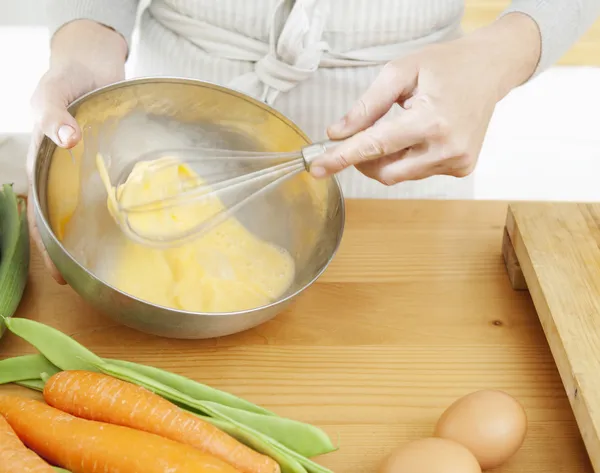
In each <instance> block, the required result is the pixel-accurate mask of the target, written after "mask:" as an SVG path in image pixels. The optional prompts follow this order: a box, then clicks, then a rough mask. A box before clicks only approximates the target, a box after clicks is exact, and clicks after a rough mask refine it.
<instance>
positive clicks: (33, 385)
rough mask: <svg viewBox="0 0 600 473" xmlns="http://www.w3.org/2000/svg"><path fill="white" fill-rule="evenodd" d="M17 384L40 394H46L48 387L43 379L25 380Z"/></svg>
mask: <svg viewBox="0 0 600 473" xmlns="http://www.w3.org/2000/svg"><path fill="white" fill-rule="evenodd" d="M15 384H18V385H19V386H23V387H24V388H29V389H33V390H34V391H39V392H44V386H45V385H46V383H45V382H44V381H42V380H41V379H23V380H21V381H16V382H15Z"/></svg>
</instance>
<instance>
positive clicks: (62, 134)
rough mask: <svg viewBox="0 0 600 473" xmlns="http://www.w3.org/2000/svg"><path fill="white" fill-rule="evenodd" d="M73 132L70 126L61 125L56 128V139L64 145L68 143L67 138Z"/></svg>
mask: <svg viewBox="0 0 600 473" xmlns="http://www.w3.org/2000/svg"><path fill="white" fill-rule="evenodd" d="M74 133H75V130H74V129H73V127H72V126H69V125H63V126H61V127H60V128H59V129H58V139H59V140H60V142H61V143H62V144H63V145H66V144H68V143H69V138H71V137H72V136H73V134H74Z"/></svg>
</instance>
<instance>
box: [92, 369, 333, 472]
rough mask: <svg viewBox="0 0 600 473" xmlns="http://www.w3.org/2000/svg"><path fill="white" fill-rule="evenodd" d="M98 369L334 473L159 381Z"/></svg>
mask: <svg viewBox="0 0 600 473" xmlns="http://www.w3.org/2000/svg"><path fill="white" fill-rule="evenodd" d="M96 368H97V369H98V370H99V371H101V372H103V373H105V374H108V375H110V376H113V377H115V378H118V379H121V380H123V381H129V382H130V383H134V384H137V385H138V386H143V387H145V388H146V389H148V390H150V391H152V392H154V393H156V394H159V395H160V396H162V397H164V398H166V399H169V400H171V401H173V402H175V403H178V404H179V405H185V406H188V407H189V408H191V409H192V410H194V411H200V412H201V413H204V414H206V415H208V416H210V417H212V418H217V419H220V420H225V421H228V422H229V423H231V424H233V425H235V426H236V427H237V428H238V429H240V430H244V431H246V432H247V433H248V435H250V436H255V437H257V438H261V439H263V440H264V441H266V442H268V443H269V444H271V445H272V446H275V447H276V448H278V449H279V450H280V451H282V452H284V453H286V454H288V455H291V456H292V457H293V458H294V459H295V460H297V461H298V463H300V464H301V465H303V466H304V467H305V468H306V470H307V471H308V472H310V473H332V472H331V471H330V470H328V469H327V468H325V467H323V466H321V465H319V464H317V463H315V462H313V461H312V460H310V459H308V458H306V457H305V456H303V455H301V454H300V453H297V452H295V451H294V450H292V449H290V448H288V447H286V446H285V445H283V444H281V443H280V442H278V441H277V440H275V439H273V438H271V437H269V436H268V435H266V434H263V433H262V432H259V431H257V430H255V429H253V428H251V427H248V426H247V425H244V424H241V423H240V422H237V421H235V420H234V419H231V418H229V417H227V416H226V415H225V414H222V413H220V412H219V411H216V410H214V409H213V408H211V407H210V406H207V405H205V403H203V402H202V401H198V400H196V399H193V398H191V397H189V396H186V395H185V394H182V393H180V392H179V391H177V390H175V389H173V388H170V387H168V386H165V385H164V384H162V383H159V382H158V381H155V380H154V379H152V378H149V377H147V376H143V375H141V374H139V373H136V372H135V371H133V370H130V369H127V368H125V367H122V366H117V365H115V364H112V363H110V362H109V361H106V362H103V363H98V364H97V365H96Z"/></svg>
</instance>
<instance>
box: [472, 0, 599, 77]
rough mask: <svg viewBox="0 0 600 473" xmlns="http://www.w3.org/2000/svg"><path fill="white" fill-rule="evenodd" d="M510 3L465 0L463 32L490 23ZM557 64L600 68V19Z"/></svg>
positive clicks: (500, 0)
mask: <svg viewBox="0 0 600 473" xmlns="http://www.w3.org/2000/svg"><path fill="white" fill-rule="evenodd" d="M556 1H561V0H556ZM563 1H574V0H563ZM510 3H511V1H510V0H466V1H465V15H464V18H463V22H462V23H463V28H464V30H465V31H466V32H468V31H472V30H474V29H475V28H480V27H482V26H484V25H487V24H489V23H491V22H492V21H494V19H496V18H497V16H498V15H499V14H500V13H502V11H503V10H504V9H505V8H506V7H508V6H509V5H510ZM558 64H559V65H563V66H564V65H568V66H600V19H597V20H596V21H595V22H594V24H593V25H592V27H591V28H590V29H589V30H588V31H587V32H586V33H585V34H584V35H583V36H582V37H581V38H580V39H579V40H578V41H577V43H575V44H574V45H573V46H572V47H571V48H569V50H568V51H567V52H566V53H565V54H564V55H563V56H562V58H561V59H560V60H559V61H558Z"/></svg>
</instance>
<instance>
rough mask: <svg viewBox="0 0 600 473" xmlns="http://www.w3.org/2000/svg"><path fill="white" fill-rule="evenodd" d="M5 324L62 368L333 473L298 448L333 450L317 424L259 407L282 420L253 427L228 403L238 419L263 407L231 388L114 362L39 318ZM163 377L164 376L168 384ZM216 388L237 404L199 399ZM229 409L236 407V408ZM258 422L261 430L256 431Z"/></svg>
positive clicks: (312, 471) (316, 472)
mask: <svg viewBox="0 0 600 473" xmlns="http://www.w3.org/2000/svg"><path fill="white" fill-rule="evenodd" d="M6 326H7V328H8V329H9V330H10V331H11V332H12V333H14V334H15V335H17V336H19V337H21V338H23V339H24V340H26V341H28V342H29V343H31V344H32V345H33V346H34V347H36V348H37V349H38V350H39V351H40V352H41V353H42V355H44V356H45V357H46V358H47V360H48V361H49V362H50V363H52V364H54V365H55V366H56V367H57V368H59V369H62V370H87V371H100V372H103V373H105V374H108V375H111V376H114V377H115V378H118V379H122V380H124V381H129V382H132V383H134V384H137V385H139V386H143V387H145V388H146V389H149V390H150V391H153V392H155V393H157V394H159V395H161V396H162V397H164V398H166V399H169V400H170V401H172V402H174V403H176V404H178V405H180V406H187V407H188V408H189V409H192V410H194V411H196V413H201V414H205V415H207V416H209V419H211V421H214V422H219V421H220V422H225V423H227V425H228V426H230V427H229V428H230V429H233V428H235V429H236V430H237V431H239V432H241V434H238V435H244V436H245V437H246V438H247V439H253V438H254V439H256V442H263V443H266V444H267V445H269V446H270V447H272V449H275V450H276V451H277V452H278V454H280V455H284V458H287V459H288V460H289V461H290V465H291V466H289V468H291V470H290V473H301V472H300V471H298V469H297V468H296V467H295V466H294V463H292V460H293V461H295V462H297V463H299V464H300V465H302V466H303V468H305V470H306V471H307V472H308V473H331V472H330V470H328V469H327V468H325V467H322V466H321V465H318V464H317V463H315V462H313V461H312V460H310V459H309V458H307V457H306V456H304V455H303V454H302V453H300V452H303V451H309V452H316V451H319V452H325V451H332V450H334V449H335V448H334V447H333V445H332V444H331V441H330V440H329V438H326V436H325V434H324V433H323V434H322V435H315V431H314V429H316V428H315V427H313V426H309V425H308V424H302V423H300V422H296V423H294V424H293V425H294V431H293V433H290V432H289V430H288V429H289V425H291V424H290V423H289V422H288V420H287V419H281V418H280V417H278V416H276V415H275V414H272V413H270V412H269V411H266V410H265V411H266V413H267V414H264V413H262V412H259V413H256V412H255V414H257V415H258V417H259V418H263V419H266V418H270V417H272V418H273V419H278V420H282V421H283V424H284V425H283V426H280V427H276V428H274V427H273V425H272V424H269V425H268V426H266V427H265V426H264V425H262V426H261V425H258V423H257V422H256V417H253V418H252V419H250V422H251V423H252V425H253V426H254V428H253V427H252V426H248V425H245V424H244V423H243V422H240V421H238V420H236V419H234V418H232V417H230V415H228V413H227V408H229V414H231V413H232V412H233V415H234V416H237V418H238V419H241V418H242V416H243V413H240V411H244V410H246V411H247V412H246V413H252V411H248V410H247V409H248V408H251V409H254V410H256V409H257V408H258V410H262V408H260V407H258V406H254V405H252V404H250V403H248V404H250V405H248V404H247V403H246V402H243V400H241V399H240V400H239V401H236V400H235V399H236V398H235V396H233V397H229V396H227V395H226V394H227V393H223V394H225V395H223V394H219V393H220V391H218V390H214V391H213V389H212V388H209V389H205V388H204V387H203V385H201V384H200V383H195V382H194V381H191V380H189V379H187V378H185V377H183V376H178V375H174V374H171V373H168V372H165V371H162V370H159V369H158V368H152V367H149V366H144V365H137V364H135V363H128V362H122V361H117V362H116V363H115V362H113V361H111V360H103V359H102V358H100V357H98V356H97V355H95V354H94V353H92V352H91V351H90V350H88V349H86V348H85V347H83V346H82V345H80V344H79V343H78V342H76V341H75V340H74V339H72V338H71V337H69V336H68V335H66V334H64V333H62V332H60V331H58V330H56V329H54V328H52V327H49V326H47V325H44V324H42V323H40V322H35V321H32V320H28V319H22V318H13V319H10V320H7V321H6ZM48 371H50V370H47V371H43V372H44V373H47V372H48ZM50 372H51V371H50ZM37 376H40V377H41V376H42V373H39V374H38V375H37ZM156 378H158V379H156ZM25 381H27V380H25ZM162 381H166V383H165V382H162ZM41 383H43V380H42V379H40V380H38V381H37V382H32V383H29V384H30V385H31V386H33V387H34V388H36V389H39V387H40V385H41ZM178 388H179V389H183V390H185V391H186V393H184V392H181V391H180V390H179V389H178ZM215 391H217V399H219V400H221V401H223V400H225V401H226V402H228V403H229V404H231V403H232V402H233V403H234V404H237V405H235V406H231V405H229V406H227V405H226V406H225V407H224V406H223V405H222V404H219V403H216V402H214V401H206V400H204V401H203V400H202V399H200V400H199V399H195V397H194V395H200V396H202V397H203V398H206V397H210V396H213V398H212V399H213V400H214V394H215ZM240 401H242V402H240ZM215 406H216V408H215ZM231 409H233V411H232V410H231ZM273 419H270V420H273ZM244 420H245V421H248V417H247V416H246V417H244ZM286 426H288V428H286ZM259 427H260V429H262V430H263V431H260V430H258V428H259ZM269 435H277V436H278V437H280V439H279V440H281V437H283V439H284V441H285V442H286V445H284V444H283V443H281V442H280V441H278V439H275V438H272V437H270V436H269ZM306 436H308V437H309V440H307V439H306V438H305V437H306ZM325 438H326V440H325ZM310 442H315V445H310V446H309V447H308V448H307V444H308V443H310ZM296 450H299V451H296ZM294 468H295V469H294Z"/></svg>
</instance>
